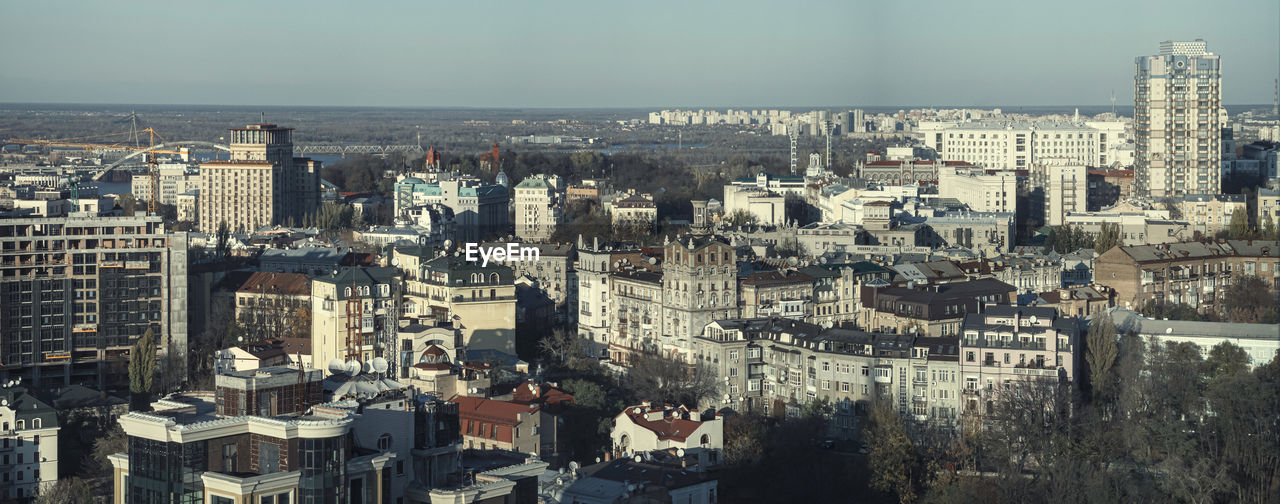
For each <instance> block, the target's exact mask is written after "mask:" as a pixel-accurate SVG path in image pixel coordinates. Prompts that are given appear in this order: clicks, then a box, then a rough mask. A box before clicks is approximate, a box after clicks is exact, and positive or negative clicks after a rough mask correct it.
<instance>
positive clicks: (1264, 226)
mask: <svg viewBox="0 0 1280 504" xmlns="http://www.w3.org/2000/svg"><path fill="white" fill-rule="evenodd" d="M1258 234H1259V235H1260V236H1258V238H1260V239H1263V240H1268V241H1275V240H1277V239H1280V236H1277V235H1278V234H1280V233H1277V229H1276V221H1275V219H1272V218H1271V214H1269V213H1268V214H1264V215H1263V216H1262V221H1260V222H1258Z"/></svg>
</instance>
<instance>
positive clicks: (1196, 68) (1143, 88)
mask: <svg viewBox="0 0 1280 504" xmlns="http://www.w3.org/2000/svg"><path fill="white" fill-rule="evenodd" d="M1220 64H1221V61H1220V60H1219V57H1218V56H1217V55H1215V54H1213V53H1211V52H1209V51H1208V49H1207V48H1206V46H1205V42H1204V41H1203V40H1195V41H1192V42H1172V41H1166V42H1162V43H1160V53H1159V54H1156V55H1154V56H1139V57H1138V58H1137V60H1136V62H1135V63H1134V88H1135V89H1134V93H1135V94H1134V105H1133V117H1134V129H1135V132H1136V135H1135V136H1136V137H1137V145H1136V149H1135V151H1136V157H1137V159H1136V160H1135V169H1136V172H1137V173H1136V174H1135V180H1136V182H1137V187H1138V194H1139V195H1141V196H1147V197H1151V198H1165V197H1176V196H1183V195H1187V194H1217V193H1218V191H1219V189H1220V186H1221V180H1220V167H1219V164H1220V162H1221V159H1222V152H1221V148H1220V145H1221V142H1222V138H1221V130H1222V126H1223V122H1224V119H1223V116H1224V115H1225V114H1224V113H1223V112H1222V88H1221V81H1222V72H1221V65H1220Z"/></svg>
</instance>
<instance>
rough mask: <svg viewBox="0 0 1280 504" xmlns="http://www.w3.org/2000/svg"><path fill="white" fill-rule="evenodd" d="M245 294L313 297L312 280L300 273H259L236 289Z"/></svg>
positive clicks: (251, 276)
mask: <svg viewBox="0 0 1280 504" xmlns="http://www.w3.org/2000/svg"><path fill="white" fill-rule="evenodd" d="M236 292H242V293H245V294H264V295H265V294H278V295H284V296H309V295H311V279H310V278H307V276H306V275H303V274H300V273H271V272H266V271H259V272H256V273H254V274H252V275H250V276H249V279H248V280H246V281H245V282H244V284H243V285H241V286H240V288H239V289H236Z"/></svg>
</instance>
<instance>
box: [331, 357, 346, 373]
mask: <svg viewBox="0 0 1280 504" xmlns="http://www.w3.org/2000/svg"><path fill="white" fill-rule="evenodd" d="M346 370H347V363H345V362H342V359H333V360H330V361H329V372H330V373H333V374H339V373H345V372H346Z"/></svg>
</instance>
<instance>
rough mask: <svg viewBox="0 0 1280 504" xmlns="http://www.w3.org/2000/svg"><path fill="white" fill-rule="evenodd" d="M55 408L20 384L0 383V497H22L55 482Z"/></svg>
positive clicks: (28, 496)
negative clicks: (5, 384)
mask: <svg viewBox="0 0 1280 504" xmlns="http://www.w3.org/2000/svg"><path fill="white" fill-rule="evenodd" d="M60 430H61V428H60V427H59V426H58V411H57V410H55V409H53V407H51V406H49V405H48V404H46V403H45V402H43V401H41V400H39V399H36V397H35V396H33V395H32V394H31V390H29V389H27V388H26V387H22V386H8V387H0V478H3V480H2V481H0V500H3V501H6V502H7V501H15V502H16V501H24V500H26V499H30V498H32V497H35V496H36V495H38V494H39V493H40V492H41V491H43V490H47V489H49V488H50V487H52V486H53V485H55V484H57V482H58V431H60Z"/></svg>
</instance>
